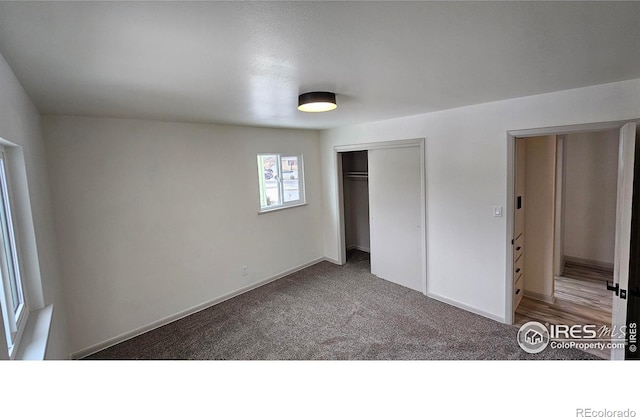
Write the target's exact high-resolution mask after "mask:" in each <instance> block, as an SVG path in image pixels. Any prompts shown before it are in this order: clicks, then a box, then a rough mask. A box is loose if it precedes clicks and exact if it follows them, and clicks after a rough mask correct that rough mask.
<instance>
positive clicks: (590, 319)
mask: <svg viewBox="0 0 640 417" xmlns="http://www.w3.org/2000/svg"><path fill="white" fill-rule="evenodd" d="M607 280H608V281H612V280H613V271H611V270H605V269H599V268H594V267H588V266H583V265H579V264H575V263H570V262H567V263H566V264H565V267H564V270H563V273H562V276H561V277H556V282H555V294H554V295H555V302H554V303H553V304H548V303H545V302H543V301H538V300H534V299H531V298H527V297H526V296H525V297H524V298H523V299H522V301H521V302H520V305H519V306H518V309H517V310H516V317H515V320H516V321H515V323H514V324H515V325H516V326H517V327H520V326H522V325H523V324H525V323H526V322H528V321H532V320H535V321H538V322H541V323H549V324H567V325H573V324H595V325H597V326H598V328H600V327H602V326H605V325H606V326H609V327H611V311H612V302H613V295H612V292H611V291H608V290H607V288H606V281H607ZM590 353H593V354H595V355H597V356H599V357H602V358H606V359H609V357H610V351H608V350H607V351H593V352H591V351H590Z"/></svg>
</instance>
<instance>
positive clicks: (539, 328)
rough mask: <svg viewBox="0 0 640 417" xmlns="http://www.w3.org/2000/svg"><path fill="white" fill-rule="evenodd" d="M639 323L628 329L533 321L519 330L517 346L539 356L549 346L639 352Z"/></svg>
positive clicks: (553, 347) (624, 327)
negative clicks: (626, 349) (637, 350)
mask: <svg viewBox="0 0 640 417" xmlns="http://www.w3.org/2000/svg"><path fill="white" fill-rule="evenodd" d="M637 327H638V324H637V323H630V324H629V325H628V326H612V327H610V326H607V325H603V326H601V327H600V328H598V326H596V325H595V324H573V325H568V324H549V323H546V324H542V323H539V322H537V321H530V322H528V323H526V324H524V325H523V326H522V327H520V330H519V331H518V344H519V345H520V347H521V348H522V350H524V351H525V352H527V353H540V352H542V351H543V350H545V348H546V347H547V346H550V347H551V348H552V349H582V350H593V349H597V350H605V349H625V346H627V348H628V349H629V351H630V352H631V353H634V352H635V351H636V349H637V331H638V330H637Z"/></svg>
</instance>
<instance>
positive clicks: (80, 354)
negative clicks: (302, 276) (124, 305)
mask: <svg viewBox="0 0 640 417" xmlns="http://www.w3.org/2000/svg"><path fill="white" fill-rule="evenodd" d="M322 261H329V262H332V263H336V264H337V262H336V261H334V260H332V259H329V258H326V257H321V258H317V259H314V260H312V261H309V262H307V263H304V264H302V265H298V266H296V267H293V268H290V269H287V270H286V271H283V272H280V273H279V274H276V275H273V276H271V277H269V278H265V279H263V280H261V281H258V282H256V283H253V284H251V285H247V286H246V287H242V288H239V289H237V290H235V291H231V292H229V293H227V294H224V295H222V296H220V297H217V298H214V299H213V300H210V301H206V302H204V303H201V304H198V305H197V306H194V307H191V308H188V309H186V310H182V311H180V312H178V313H176V314H172V315H170V316H168V317H165V318H163V319H160V320H156V321H154V322H152V323H149V324H147V325H145V326H142V327H138V328H137V329H134V330H131V331H128V332H126V333H123V334H121V335H119V336H115V337H112V338H110V339H107V340H105V341H104V342H100V343H96V344H95V345H92V346H89V347H87V348H84V349H80V350H79V351H77V352H74V353H72V354H71V359H82V358H84V357H87V356H89V355H92V354H94V353H97V352H100V351H101V350H104V349H106V348H109V347H111V346H114V345H117V344H118V343H122V342H124V341H126V340H129V339H132V338H134V337H136V336H140V335H141V334H143V333H146V332H149V331H151V330H154V329H157V328H158V327H162V326H164V325H167V324H169V323H172V322H174V321H176V320H180V319H182V318H184V317H187V316H189V315H191V314H194V313H197V312H198V311H201V310H204V309H206V308H209V307H211V306H214V305H216V304H220V303H221V302H223V301H227V300H229V299H231V298H233V297H236V296H238V295H240V294H243V293H245V292H248V291H251V290H253V289H256V288H258V287H261V286H263V285H266V284H268V283H270V282H273V281H276V280H278V279H280V278H283V277H285V276H287V275H290V274H293V273H294V272H298V271H300V270H302V269H305V268H308V267H310V266H312V265H315V264H317V263H320V262H322Z"/></svg>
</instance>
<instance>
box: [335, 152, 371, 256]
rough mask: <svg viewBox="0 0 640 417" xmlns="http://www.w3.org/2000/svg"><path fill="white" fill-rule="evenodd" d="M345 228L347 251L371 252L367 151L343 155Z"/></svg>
mask: <svg viewBox="0 0 640 417" xmlns="http://www.w3.org/2000/svg"><path fill="white" fill-rule="evenodd" d="M342 171H343V172H342V177H343V180H344V184H343V190H344V227H345V243H346V247H347V250H350V249H358V250H361V251H364V252H369V251H370V232H369V182H368V153H367V151H356V152H344V153H343V154H342Z"/></svg>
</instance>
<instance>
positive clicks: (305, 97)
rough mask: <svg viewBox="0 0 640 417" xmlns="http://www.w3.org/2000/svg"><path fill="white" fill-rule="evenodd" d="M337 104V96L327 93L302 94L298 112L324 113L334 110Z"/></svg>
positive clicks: (299, 99) (299, 98)
mask: <svg viewBox="0 0 640 417" xmlns="http://www.w3.org/2000/svg"><path fill="white" fill-rule="evenodd" d="M336 107H338V105H337V104H336V95H335V94H334V93H329V92H326V91H313V92H310V93H304V94H300V96H299V97H298V110H300V111H306V112H312V113H317V112H322V111H329V110H333V109H335V108H336Z"/></svg>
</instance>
